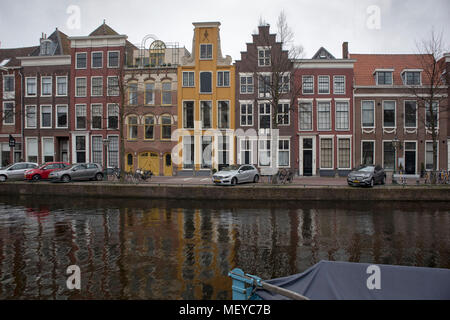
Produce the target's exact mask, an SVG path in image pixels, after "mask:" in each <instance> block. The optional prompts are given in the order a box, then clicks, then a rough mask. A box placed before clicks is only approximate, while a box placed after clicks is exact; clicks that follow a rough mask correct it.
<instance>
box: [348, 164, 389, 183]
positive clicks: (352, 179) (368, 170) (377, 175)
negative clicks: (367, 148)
mask: <svg viewBox="0 0 450 320" xmlns="http://www.w3.org/2000/svg"><path fill="white" fill-rule="evenodd" d="M347 183H348V185H349V186H370V187H373V186H374V185H375V184H378V183H380V184H385V183H386V173H385V172H384V169H383V168H382V167H381V166H379V165H377V166H374V165H363V166H360V167H359V168H358V169H356V170H353V171H352V172H350V173H349V174H348V176H347Z"/></svg>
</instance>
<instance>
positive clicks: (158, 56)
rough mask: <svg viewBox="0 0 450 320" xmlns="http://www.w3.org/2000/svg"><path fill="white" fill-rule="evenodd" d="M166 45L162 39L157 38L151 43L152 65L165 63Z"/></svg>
mask: <svg viewBox="0 0 450 320" xmlns="http://www.w3.org/2000/svg"><path fill="white" fill-rule="evenodd" d="M165 54H166V45H165V44H164V42H162V41H161V40H155V41H153V42H152V44H151V45H150V66H152V67H158V66H161V65H163V64H164V56H165Z"/></svg>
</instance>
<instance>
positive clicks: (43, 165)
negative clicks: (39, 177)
mask: <svg viewBox="0 0 450 320" xmlns="http://www.w3.org/2000/svg"><path fill="white" fill-rule="evenodd" d="M46 166H48V163H44V164H41V166H40V167H39V168H38V169H41V170H42V169H44V168H45V167H46Z"/></svg>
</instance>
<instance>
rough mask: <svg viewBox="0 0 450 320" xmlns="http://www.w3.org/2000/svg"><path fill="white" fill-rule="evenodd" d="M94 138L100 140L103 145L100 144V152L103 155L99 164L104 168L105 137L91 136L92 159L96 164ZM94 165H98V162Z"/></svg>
mask: <svg viewBox="0 0 450 320" xmlns="http://www.w3.org/2000/svg"><path fill="white" fill-rule="evenodd" d="M94 138H100V141H101V143H100V151H101V154H102V160H101V163H97V164H99V165H101V166H102V167H103V165H104V164H105V155H104V152H103V150H104V149H105V147H104V146H103V136H101V135H97V134H95V135H92V136H91V159H92V162H94ZM94 163H96V162H94Z"/></svg>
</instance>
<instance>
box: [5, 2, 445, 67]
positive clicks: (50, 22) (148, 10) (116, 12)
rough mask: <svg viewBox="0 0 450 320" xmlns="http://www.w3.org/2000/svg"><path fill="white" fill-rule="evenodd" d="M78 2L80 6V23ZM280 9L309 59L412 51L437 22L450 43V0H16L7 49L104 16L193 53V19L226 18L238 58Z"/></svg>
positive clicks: (132, 35) (74, 31) (130, 31)
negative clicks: (344, 49)
mask: <svg viewBox="0 0 450 320" xmlns="http://www.w3.org/2000/svg"><path fill="white" fill-rule="evenodd" d="M72 6H76V7H77V8H79V10H80V15H79V17H80V20H79V21H80V23H79V26H78V25H77V20H74V18H76V12H75V11H70V10H69V9H71V8H72ZM282 9H283V10H284V11H285V13H286V15H287V19H288V23H289V25H290V26H291V27H292V29H293V31H294V33H295V42H296V44H297V45H302V46H303V47H304V48H305V55H306V57H308V58H310V57H311V56H312V55H313V54H314V53H315V52H316V51H317V50H318V49H319V48H320V47H321V46H324V47H325V48H327V49H328V50H329V51H330V52H331V53H332V54H333V55H335V56H336V57H337V58H341V55H342V53H341V45H342V42H343V41H348V42H349V49H350V52H352V53H414V52H417V48H416V41H418V40H421V39H424V38H426V37H427V36H428V35H429V33H430V30H431V28H432V27H434V28H435V30H438V31H442V32H443V33H444V41H445V43H446V44H447V46H446V47H447V48H449V47H450V46H449V45H450V22H449V21H450V19H449V13H450V1H449V0H433V1H423V0H339V1H338V0H328V1H325V0H258V1H254V0H251V1H245V0H221V1H217V0H191V1H187V0H159V1H154V0H120V1H116V0H109V1H107V0H95V1H94V0H71V1H67V0H58V1H57V0H52V1H50V0H40V1H36V0H18V1H9V2H7V3H3V4H2V9H1V10H0V41H1V48H12V47H19V46H32V45H37V44H38V43H39V37H40V35H41V32H45V33H47V34H48V35H49V34H50V33H51V32H53V31H54V29H55V27H58V28H59V29H60V30H62V31H63V32H65V33H66V34H68V35H69V36H74V35H87V34H89V33H90V32H91V31H92V30H94V29H95V28H96V27H97V26H99V25H100V24H101V23H102V22H103V19H106V23H107V24H109V25H110V26H111V27H112V28H113V29H115V30H116V31H117V32H119V33H121V34H127V35H128V37H129V40H130V41H131V42H132V43H140V42H141V40H142V38H143V37H144V36H145V35H147V34H153V35H156V36H157V37H158V38H159V39H161V40H163V41H166V42H179V43H180V45H181V46H186V48H187V49H188V50H189V51H190V50H191V45H192V36H193V32H192V31H193V26H192V22H198V21H220V22H221V23H222V25H221V40H222V52H223V54H228V55H231V56H232V58H233V60H237V59H240V52H241V51H244V50H245V48H246V46H245V43H247V42H250V41H251V34H252V33H253V32H254V31H255V30H256V27H257V24H258V20H259V18H260V17H262V18H263V19H264V20H265V21H267V22H268V23H270V24H271V26H272V31H273V32H275V31H276V20H277V16H278V14H279V12H280V11H281V10H282ZM68 10H69V11H68ZM78 27H79V28H78Z"/></svg>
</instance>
